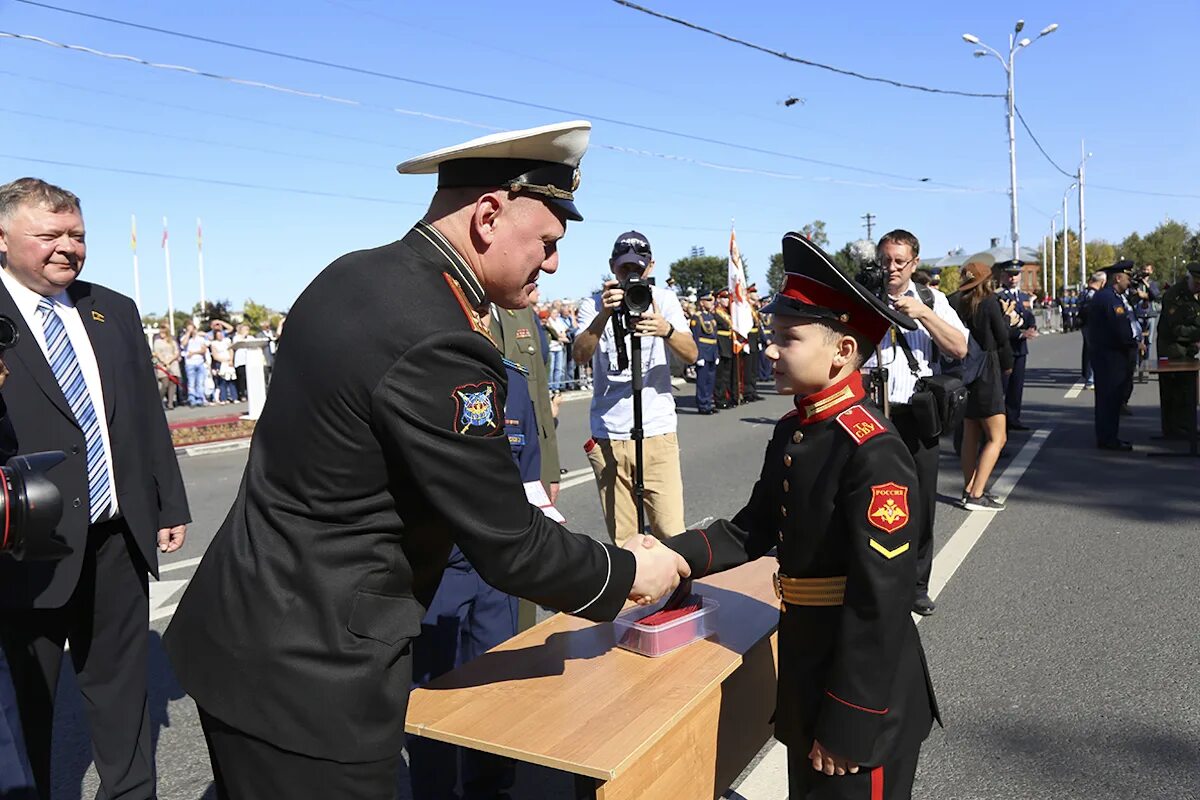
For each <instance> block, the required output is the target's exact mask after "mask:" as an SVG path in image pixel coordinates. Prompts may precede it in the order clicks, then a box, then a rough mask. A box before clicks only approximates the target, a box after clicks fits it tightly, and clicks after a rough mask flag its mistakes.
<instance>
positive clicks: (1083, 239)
mask: <svg viewBox="0 0 1200 800" xmlns="http://www.w3.org/2000/svg"><path fill="white" fill-rule="evenodd" d="M1079 154H1080V155H1081V156H1083V158H1081V159H1080V161H1079V280H1080V282H1082V281H1086V280H1087V221H1086V218H1085V217H1084V216H1083V169H1084V166H1085V165H1086V164H1087V160H1088V156H1090V155H1091V153H1089V152H1088V151H1087V147H1086V146H1085V145H1084V142H1083V139H1080V140H1079Z"/></svg>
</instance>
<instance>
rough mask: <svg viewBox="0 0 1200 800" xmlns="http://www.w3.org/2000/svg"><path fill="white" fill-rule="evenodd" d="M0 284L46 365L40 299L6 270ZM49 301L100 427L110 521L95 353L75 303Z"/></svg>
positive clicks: (108, 465) (111, 479)
mask: <svg viewBox="0 0 1200 800" xmlns="http://www.w3.org/2000/svg"><path fill="white" fill-rule="evenodd" d="M0 281H3V283H4V288H6V289H8V293H9V294H10V295H11V296H12V299H13V302H14V303H16V305H17V310H18V311H20V312H21V316H22V317H24V318H25V326H26V327H27V328H28V329H29V331H30V332H31V333H32V334H33V338H34V339H36V340H37V343H38V347H40V348H42V355H43V356H44V357H45V359H46V362H47V364H48V363H49V362H50V349H49V347H47V345H46V332H45V330H43V328H42V317H41V315H40V314H39V313H38V310H37V306H38V303H40V302H41V300H42V296H41V295H40V294H38V293H37V292H35V291H33V290H32V289H29V288H27V287H26V286H25V285H24V284H22V283H21V282H19V281H18V280H17V279H16V278H14V277H13V276H12V275H11V274H10V273H9V271H8V270H7V269H0ZM50 297H51V299H52V300H54V301H55V306H54V310H55V311H56V312H57V313H58V318H59V319H60V320H62V324H63V327H64V328H66V330H67V338H68V339H70V340H71V347H72V348H73V349H74V350H75V358H76V360H78V361H79V370H80V371H81V372H82V373H83V382H84V384H85V385H86V386H87V393H88V395H89V396H90V397H91V398H92V406H93V408H95V409H96V420H97V421H98V422H99V423H100V439H101V440H102V441H103V442H104V466H105V469H107V470H108V486H109V493H110V495H111V496H110V498H109V507H110V508H111V509H112V512H111V513H110V514H109V515H107V516H106V517H103V518H102V519H101V521H103V519H111V518H112V517H115V516H116V515H117V513H118V506H117V476H116V472H115V471H114V470H113V455H112V444H111V442H109V439H108V416H107V415H106V414H105V412H104V385H103V384H102V383H101V382H100V365H99V364H98V363H97V362H96V353H95V351H94V350H92V340H91V339H90V338H88V334H87V329H86V328H84V327H83V320H82V319H80V318H79V311H78V310H76V308H75V303H74V302H73V301H72V300H71V298H70V297H69V296H68V295H67V293H66V291H62V292H59V293H58V294H55V295H51V296H50Z"/></svg>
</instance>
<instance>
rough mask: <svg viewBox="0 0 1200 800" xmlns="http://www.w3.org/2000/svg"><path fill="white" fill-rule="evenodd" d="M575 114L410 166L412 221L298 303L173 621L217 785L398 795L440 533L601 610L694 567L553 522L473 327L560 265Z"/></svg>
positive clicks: (227, 793)
mask: <svg viewBox="0 0 1200 800" xmlns="http://www.w3.org/2000/svg"><path fill="white" fill-rule="evenodd" d="M590 127H591V126H590V125H589V124H588V123H586V122H574V123H562V124H556V125H548V126H543V127H541V128H533V129H530V130H526V131H515V132H502V133H496V134H491V135H489V136H485V137H483V138H481V139H476V140H473V141H471V142H467V143H466V144H462V145H457V146H454V147H450V148H444V149H442V150H437V151H434V152H432V153H429V154H426V155H424V156H419V157H418V158H415V159H412V160H410V161H406V162H404V163H403V164H401V165H400V166H399V167H398V169H399V171H400V172H401V173H417V174H427V173H437V176H438V177H437V181H438V190H437V192H436V193H435V194H434V196H433V200H432V202H431V204H430V207H429V210H428V211H427V212H426V214H425V216H424V218H423V219H422V220H420V221H419V222H417V223H416V225H415V226H414V227H413V228H412V229H411V230H410V231H409V232H408V233H407V234H406V235H405V236H404V237H403V238H402V239H401V240H399V241H397V242H393V243H392V244H388V245H385V246H383V247H380V248H377V249H373V250H361V251H358V252H354V253H351V254H349V255H346V256H344V257H342V258H339V259H338V260H336V261H335V262H334V263H333V264H331V265H330V266H329V267H327V268H326V269H325V270H323V271H322V272H321V273H320V274H319V275H318V276H317V277H316V278H315V279H314V280H313V282H312V283H311V284H310V285H309V286H308V288H307V289H305V291H304V292H303V293H302V294H301V296H300V297H299V298H298V299H297V300H296V302H295V304H294V305H293V306H292V308H291V313H290V314H289V315H288V324H287V334H286V335H285V336H283V337H282V338H281V340H280V347H279V350H278V352H277V354H276V361H275V371H274V374H273V376H272V390H271V395H270V397H269V398H268V400H267V404H266V407H265V408H264V409H263V413H262V416H261V417H260V418H259V421H258V425H257V427H256V428H255V431H254V440H253V442H252V443H251V446H250V454H249V460H248V464H247V466H246V471H245V474H244V476H243V478H242V484H241V488H240V489H239V491H238V495H237V499H236V500H235V501H234V505H233V508H232V510H231V511H230V513H229V515H228V517H227V518H226V520H225V522H224V524H223V525H222V527H221V529H220V531H218V533H217V535H216V537H215V538H214V539H213V542H212V544H211V545H210V546H209V548H208V551H207V552H206V553H205V555H204V559H203V561H202V562H201V564H200V566H199V568H198V569H197V570H196V574H195V576H194V577H193V578H192V580H191V583H190V584H189V586H188V588H187V591H186V592H185V594H184V596H183V598H182V599H181V600H180V603H179V607H178V609H177V611H176V613H175V617H174V620H173V622H172V624H171V626H170V628H169V629H168V631H167V634H166V637H165V647H166V650H167V654H168V656H169V657H170V660H171V663H172V665H173V667H174V670H175V674H176V676H177V677H178V679H179V683H180V684H181V685H182V687H183V688H184V690H185V691H187V692H188V694H190V695H191V696H192V698H193V699H194V700H195V701H196V705H197V706H198V708H199V715H200V722H201V725H202V727H203V729H204V734H205V740H206V743H207V745H208V750H209V756H210V759H211V762H212V765H213V771H214V776H215V782H216V791H217V796H218V798H221V800H224V799H225V798H238V800H241V798H275V797H286V798H289V800H294V799H295V798H302V799H307V798H314V800H315V798H331V797H354V798H368V799H369V798H381V800H382V798H387V799H388V800H390V798H392V797H393V796H394V792H395V782H396V773H397V770H398V767H399V763H400V760H401V750H402V748H403V746H404V716H405V712H406V709H407V703H408V693H409V688H410V683H411V680H412V646H411V645H412V640H413V639H414V638H416V637H417V636H419V635H420V633H421V619H422V617H423V616H424V615H425V611H426V608H427V607H428V605H429V603H430V600H431V598H432V597H433V595H434V593H435V591H436V589H437V586H438V583H439V581H440V579H441V575H442V571H443V570H444V568H445V566H446V563H447V557H448V556H449V554H450V551H451V547H452V546H453V545H458V547H459V548H460V549H461V551H462V552H463V554H464V555H465V556H466V557H467V558H468V559H469V560H470V563H471V564H472V565H473V566H474V567H475V569H476V570H477V571H478V573H479V576H480V577H481V578H482V579H483V580H484V581H486V582H487V583H488V584H490V585H491V586H494V587H495V588H496V589H498V590H500V591H502V592H505V593H508V594H515V595H519V596H523V597H527V598H529V599H531V600H534V601H536V602H538V603H541V604H542V605H546V606H549V607H551V608H558V609H562V610H565V611H569V612H571V613H574V614H578V615H580V616H583V617H586V618H588V619H594V620H604V619H611V618H612V617H613V616H615V615H616V614H617V612H618V611H620V609H621V607H622V605H623V603H624V601H625V599H626V598H627V597H630V596H632V597H633V598H635V599H637V600H639V601H640V602H647V601H648V598H651V597H655V596H661V595H662V594H664V593H665V592H667V591H670V590H671V588H673V587H674V586H675V585H677V584H678V577H679V574H680V573H681V572H686V571H687V565H686V564H685V563H683V562H682V560H681V559H678V557H677V556H676V555H675V554H674V553H671V552H670V551H669V550H667V549H665V548H662V547H661V546H660V545H659V544H657V543H656V541H647V542H640V543H638V546H637V548H636V552H632V551H631V550H621V549H618V548H616V547H613V546H610V545H607V544H603V543H600V542H598V541H597V540H595V539H593V538H591V537H588V536H583V535H579V534H574V533H571V532H569V531H567V530H566V529H565V528H563V527H562V526H560V525H559V524H557V523H555V522H552V521H550V520H549V519H547V518H546V516H544V515H543V514H542V513H541V512H540V511H539V510H537V509H536V508H534V507H533V506H531V505H530V503H529V502H528V501H527V500H526V496H525V490H524V488H523V486H522V483H521V478H520V475H519V473H518V470H517V467H516V465H515V464H514V463H513V459H512V455H511V452H510V449H509V444H508V439H507V437H506V436H505V430H504V416H503V409H504V407H505V399H506V394H507V388H508V384H507V380H506V377H505V368H504V365H503V361H502V359H501V355H500V352H499V351H498V350H497V347H496V344H495V342H494V340H493V339H492V338H491V336H490V334H489V332H488V330H487V326H486V325H485V324H484V323H483V321H482V320H483V317H484V316H485V315H487V314H488V313H489V303H492V302H494V303H495V304H497V305H499V306H501V307H502V308H514V309H516V308H524V307H525V306H527V305H528V303H529V296H530V294H531V293H532V292H533V291H534V290H535V288H536V281H537V279H538V276H539V275H540V274H541V273H542V272H546V273H553V272H554V271H556V270H557V268H558V255H557V242H558V240H559V239H560V238H561V237H562V236H563V234H564V233H565V229H566V221H567V220H579V219H580V218H581V217H580V214H579V211H578V210H577V209H576V207H575V204H574V202H573V200H574V191H575V189H576V187H577V184H578V172H577V169H578V165H579V160H580V158H581V156H582V155H583V153H584V150H585V149H586V146H587V140H588V134H589V131H590ZM331 318H332V319H338V320H342V321H343V323H342V324H336V325H330V324H329V320H330V319H331ZM314 375H317V376H320V380H313V376H314Z"/></svg>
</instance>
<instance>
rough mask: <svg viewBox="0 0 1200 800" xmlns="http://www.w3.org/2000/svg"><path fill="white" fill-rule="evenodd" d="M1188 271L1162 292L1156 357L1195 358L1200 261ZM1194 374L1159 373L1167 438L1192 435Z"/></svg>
mask: <svg viewBox="0 0 1200 800" xmlns="http://www.w3.org/2000/svg"><path fill="white" fill-rule="evenodd" d="M1186 269H1187V274H1186V275H1185V276H1184V277H1183V278H1182V279H1181V280H1179V281H1177V282H1176V283H1175V285H1174V286H1172V287H1171V288H1170V289H1168V290H1167V292H1166V293H1165V294H1164V295H1163V304H1162V316H1160V317H1159V320H1158V357H1159V358H1169V359H1172V360H1179V359H1188V358H1195V357H1196V354H1197V350H1200V262H1195V261H1193V262H1192V263H1190V264H1188V265H1187V268H1186ZM1195 385H1196V376H1195V375H1191V374H1187V373H1182V374H1166V373H1164V374H1160V375H1159V376H1158V391H1159V398H1160V402H1161V404H1162V432H1163V436H1166V437H1168V438H1183V437H1187V436H1190V435H1191V431H1192V424H1193V423H1194V421H1195V417H1196V400H1195V397H1194V395H1193V394H1192V391H1193V387H1194V386H1195Z"/></svg>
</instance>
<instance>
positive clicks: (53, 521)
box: [0, 451, 71, 559]
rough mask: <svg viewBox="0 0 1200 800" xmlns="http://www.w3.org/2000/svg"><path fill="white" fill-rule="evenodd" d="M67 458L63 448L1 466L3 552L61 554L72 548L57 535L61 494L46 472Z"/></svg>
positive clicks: (23, 555)
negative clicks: (55, 533)
mask: <svg viewBox="0 0 1200 800" xmlns="http://www.w3.org/2000/svg"><path fill="white" fill-rule="evenodd" d="M65 459H66V455H65V454H63V453H62V451H51V452H47V453H32V454H30V455H27V456H15V457H13V458H10V459H9V460H8V464H7V465H5V466H4V467H0V482H2V485H0V517H2V518H3V519H4V527H3V529H0V552H4V553H11V554H12V555H13V556H15V557H17V558H24V559H55V558H62V557H63V556H65V555H66V554H68V553H70V552H71V550H70V548H69V547H67V546H66V545H65V544H64V543H63V542H61V541H60V540H58V539H57V538H55V536H54V529H55V528H57V527H58V522H59V519H60V518H61V517H62V495H61V494H60V493H59V491H58V487H57V486H55V485H54V483H53V482H52V481H51V480H50V479H49V478H47V477H46V475H45V472H46V471H47V470H49V469H52V468H53V467H54V466H56V465H57V464H59V463H61V462H62V461H63V460H65Z"/></svg>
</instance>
